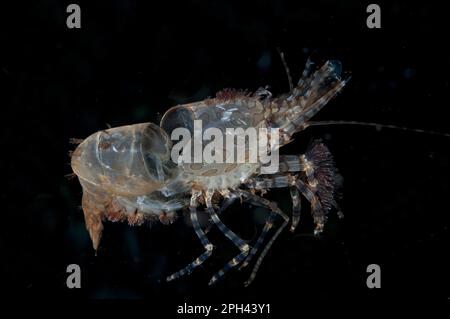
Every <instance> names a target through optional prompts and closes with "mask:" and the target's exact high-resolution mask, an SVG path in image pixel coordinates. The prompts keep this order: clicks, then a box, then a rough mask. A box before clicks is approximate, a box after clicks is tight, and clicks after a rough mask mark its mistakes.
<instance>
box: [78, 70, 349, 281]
mask: <svg viewBox="0 0 450 319" xmlns="http://www.w3.org/2000/svg"><path fill="white" fill-rule="evenodd" d="M340 73H341V65H340V63H339V62H338V61H328V62H326V63H325V64H324V65H323V66H321V67H320V68H317V67H315V65H314V64H313V63H311V62H310V61H308V62H307V65H306V68H305V70H304V72H303V74H302V76H301V78H300V80H299V81H298V83H297V85H295V86H292V88H291V90H290V92H289V93H287V94H284V95H281V96H279V97H273V96H272V94H271V93H270V92H269V91H268V90H267V89H259V90H257V91H256V92H255V93H253V94H249V93H247V92H243V91H237V90H232V89H226V90H223V91H221V92H219V93H217V95H216V97H215V98H210V99H206V100H203V101H199V102H195V103H190V104H185V105H179V106H175V107H173V108H171V109H169V110H168V111H167V112H166V113H165V114H164V116H163V118H162V120H161V123H160V125H159V126H158V125H155V124H153V123H142V124H134V125H128V126H122V127H116V128H110V129H107V130H103V131H99V132H97V133H94V134H93V135H91V136H89V137H88V138H86V139H85V140H84V141H82V142H81V143H80V145H79V146H78V147H77V149H76V150H75V151H74V152H73V154H72V168H73V171H74V173H75V174H76V175H77V176H78V178H79V181H80V183H81V186H82V188H83V198H82V207H83V211H84V215H85V221H86V227H87V230H88V231H89V234H90V237H91V239H92V242H93V246H94V249H95V250H97V249H98V247H99V244H100V239H101V236H102V230H103V225H102V222H103V221H105V220H109V221H127V222H128V223H129V224H130V225H141V224H143V223H144V222H146V221H150V222H151V221H158V220H159V221H160V222H162V223H164V224H170V223H172V222H173V221H174V220H175V218H176V212H177V211H178V210H180V209H185V208H187V209H188V210H189V212H190V218H191V221H192V225H193V229H194V231H195V233H196V235H197V236H198V238H199V240H200V242H201V244H202V245H203V247H204V252H203V253H202V254H201V255H200V256H198V257H196V258H195V259H194V260H193V262H192V263H190V264H188V265H187V266H186V267H184V268H183V269H181V270H179V271H178V272H175V273H173V274H171V275H170V276H168V277H167V280H168V281H170V280H174V279H177V278H179V277H181V276H183V275H186V274H189V273H191V272H192V271H193V270H194V268H196V267H197V266H199V265H201V264H202V263H203V262H204V261H205V260H206V259H207V258H208V257H210V256H211V255H212V253H213V248H214V246H213V245H212V243H211V242H210V241H209V239H208V237H207V231H205V229H203V228H202V227H201V226H200V224H199V221H198V218H197V211H198V210H202V211H206V212H207V213H208V214H209V217H210V225H209V226H214V225H215V226H217V227H218V229H219V230H220V231H222V232H223V233H224V234H225V236H226V237H227V238H228V239H229V240H231V241H232V242H233V243H234V245H236V246H237V248H238V249H239V254H238V255H237V256H235V257H234V258H233V259H231V260H230V261H229V262H228V263H227V264H226V265H225V266H224V267H223V268H222V269H220V270H218V271H217V273H216V274H215V275H214V276H213V277H212V278H211V280H210V282H209V284H210V285H211V284H214V283H215V282H216V281H217V280H218V279H220V278H221V277H222V276H224V275H225V273H226V272H227V271H229V270H230V269H232V268H234V267H237V266H240V268H239V269H242V268H243V267H246V266H247V265H253V268H252V271H251V273H250V277H249V279H248V280H247V281H246V283H245V284H246V285H248V284H250V283H251V282H252V281H253V279H254V278H255V275H256V273H257V271H258V268H259V266H260V265H261V262H262V260H263V258H264V256H265V255H266V254H267V252H268V251H269V249H270V247H271V245H272V244H273V242H274V241H275V239H276V238H277V236H278V235H279V234H280V233H281V231H282V230H283V229H284V228H285V227H286V226H287V225H288V224H290V230H291V231H292V232H294V231H295V229H296V227H297V225H298V223H299V220H300V210H301V209H300V208H301V205H302V200H303V201H304V200H306V201H305V202H307V203H309V205H310V206H311V214H312V216H313V219H314V223H315V231H314V232H315V234H316V235H318V234H320V233H321V232H322V231H323V229H324V225H325V222H326V216H327V213H328V212H329V211H330V210H331V209H335V210H336V211H337V212H338V213H339V214H340V212H339V209H338V208H337V203H336V201H335V193H336V180H337V178H336V170H335V167H334V163H333V158H332V156H331V154H330V152H329V151H328V149H327V147H326V146H325V145H324V144H323V143H322V142H321V141H320V140H318V141H315V142H313V143H311V146H310V147H309V148H308V150H307V151H306V152H305V154H298V155H280V156H279V166H278V170H277V172H275V173H271V174H268V173H266V172H264V170H263V169H262V166H263V163H261V162H258V161H256V162H249V161H244V162H238V163H228V162H226V163H217V162H214V163H209V162H208V163H206V162H200V163H199V162H194V163H189V162H185V161H184V162H183V161H179V162H176V161H174V160H173V158H172V157H171V151H172V148H173V147H174V143H173V141H172V140H171V133H172V132H173V130H175V129H176V128H185V129H187V130H189V131H192V130H193V127H194V126H195V125H194V123H195V121H199V120H201V121H202V123H203V127H204V128H207V127H213V128H216V129H218V130H220V131H222V132H223V133H224V134H226V130H227V129H228V128H236V127H240V128H243V129H247V128H257V129H260V128H265V129H267V130H266V131H267V132H269V133H267V134H270V132H271V131H270V130H271V129H274V128H277V129H278V132H279V144H278V145H279V146H283V145H285V144H287V143H289V142H290V141H291V140H292V137H293V135H294V134H295V133H297V132H299V131H301V130H303V129H305V128H306V127H307V126H308V121H309V120H310V119H311V118H312V117H313V116H314V115H315V114H316V113H317V112H319V111H320V110H321V109H322V108H323V107H324V106H325V105H326V104H327V103H328V102H329V101H330V100H331V99H332V98H333V97H334V96H336V94H338V93H339V92H340V91H341V90H342V88H343V87H344V85H345V84H346V80H342V79H341V78H340ZM267 140H269V138H267ZM272 188H286V189H288V191H289V193H290V195H291V198H292V212H291V213H290V214H286V213H285V212H283V211H281V210H280V209H279V207H278V205H277V204H276V203H275V202H273V201H270V200H268V199H266V198H263V197H262V195H263V194H264V193H266V192H267V191H268V190H270V189H272ZM236 199H239V200H240V201H242V202H247V203H250V204H252V205H256V206H261V207H265V208H267V209H269V210H270V214H269V215H268V216H267V220H266V223H265V226H264V228H263V229H262V231H261V233H260V234H259V237H258V238H257V239H256V240H255V242H246V241H244V240H242V239H241V238H239V236H238V235H236V234H235V233H234V232H233V231H232V230H231V229H229V228H228V227H227V226H226V225H225V224H224V223H222V221H221V220H220V218H219V216H220V214H221V213H222V212H223V211H225V210H226V208H227V207H228V206H229V205H230V204H231V203H233V202H234V201H235V200H236ZM275 225H277V226H275ZM255 257H256V260H255V261H254V260H253V259H254V258H255Z"/></svg>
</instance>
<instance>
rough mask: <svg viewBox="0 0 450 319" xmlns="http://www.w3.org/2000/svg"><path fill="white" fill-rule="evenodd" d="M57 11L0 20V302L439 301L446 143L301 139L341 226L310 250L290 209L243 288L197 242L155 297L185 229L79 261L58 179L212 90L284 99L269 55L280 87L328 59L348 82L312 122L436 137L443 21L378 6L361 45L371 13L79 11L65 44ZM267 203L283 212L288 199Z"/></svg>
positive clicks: (148, 235) (76, 188)
mask: <svg viewBox="0 0 450 319" xmlns="http://www.w3.org/2000/svg"><path fill="white" fill-rule="evenodd" d="M68 4H69V2H67V1H34V2H33V4H29V3H23V4H22V3H21V2H20V1H19V2H18V3H16V7H15V8H14V9H12V10H5V13H6V14H7V15H8V16H9V18H10V19H8V18H7V17H5V19H3V20H2V23H3V25H4V26H3V27H2V30H1V33H2V34H3V36H2V39H3V40H2V49H1V51H2V58H1V60H0V63H1V77H2V78H3V79H4V80H6V81H2V82H3V85H2V86H3V90H1V92H2V93H1V107H2V125H1V132H2V133H1V148H2V159H1V161H2V164H1V167H2V177H3V178H2V180H3V186H6V187H5V188H4V189H3V190H2V191H1V198H2V204H3V205H2V223H1V224H0V225H1V226H0V227H1V241H0V254H1V260H2V262H1V270H2V273H3V277H2V282H3V283H5V285H4V286H3V289H5V291H7V292H8V293H9V294H10V295H11V296H17V297H24V298H26V300H42V301H43V302H44V304H46V302H49V301H52V302H64V303H71V302H74V301H75V302H76V304H77V305H84V304H86V302H88V301H89V302H88V303H89V304H91V305H92V302H94V301H93V300H99V299H100V300H101V299H132V301H127V302H125V301H121V302H117V303H108V304H106V305H107V306H106V308H108V307H113V308H114V307H118V306H120V305H121V304H122V303H125V304H131V305H141V306H143V307H145V308H147V307H148V308H149V309H151V311H152V312H151V313H154V312H155V311H158V312H160V313H164V314H174V313H175V311H176V310H175V309H176V305H179V304H183V303H184V302H185V300H189V302H191V303H196V304H202V303H203V304H217V305H219V304H220V303H223V302H244V303H247V302H257V303H271V304H272V312H273V313H280V312H285V313H298V311H299V310H298V309H299V308H308V307H310V306H311V302H314V303H318V304H321V305H326V304H327V303H329V302H333V301H336V300H338V301H342V302H343V304H346V303H353V302H354V301H358V302H360V301H363V302H367V303H369V304H372V305H376V304H377V303H378V302H381V301H392V302H397V301H399V300H401V301H407V302H409V301H411V300H413V301H416V300H417V301H433V302H438V303H442V304H445V303H447V304H448V302H449V301H448V298H450V288H449V272H448V270H449V269H450V267H449V266H450V264H449V261H448V258H447V257H448V250H449V249H448V248H449V246H448V243H449V228H448V227H449V220H450V217H449V209H448V195H449V176H450V174H449V172H450V168H449V145H450V139H449V138H448V137H441V136H436V135H426V134H417V133H412V132H404V131H395V130H388V129H382V130H375V129H374V128H370V127H369V128H365V127H342V126H341V127H339V126H332V127H326V126H324V127H316V128H311V129H308V130H307V131H305V132H303V133H301V134H298V136H297V141H296V142H295V143H293V144H291V145H289V146H288V147H286V149H285V150H284V152H285V153H286V154H288V153H289V154H298V153H301V152H303V151H304V150H305V146H306V144H307V143H308V142H309V141H310V140H311V139H313V138H323V139H324V140H325V141H326V143H327V145H328V146H329V147H330V149H331V151H332V152H333V154H334V157H335V160H336V163H337V165H338V167H339V170H340V173H341V174H342V176H343V179H344V188H343V199H342V201H341V206H342V208H343V211H344V214H345V218H344V219H343V220H338V219H337V218H336V217H335V216H334V215H333V214H331V215H330V220H329V223H328V224H327V225H326V229H325V232H324V235H323V237H322V238H321V239H317V238H314V237H311V236H309V235H308V234H310V233H311V232H312V220H311V218H310V217H309V216H308V213H307V212H308V209H307V208H305V212H306V213H305V214H304V216H305V217H304V218H303V219H302V224H301V226H300V227H299V229H298V230H297V232H296V235H291V234H290V233H289V232H287V231H286V232H285V233H283V234H282V235H281V236H280V238H279V240H277V242H276V243H275V244H274V246H273V247H272V249H271V251H270V253H269V255H268V256H267V258H266V260H265V262H264V263H263V265H262V267H261V269H260V272H259V274H258V276H257V279H256V280H255V282H254V283H253V284H252V285H251V286H250V287H249V288H244V287H243V282H244V281H245V280H246V279H247V276H248V275H249V272H248V271H247V272H237V271H232V272H230V273H229V274H228V275H227V276H226V277H225V279H224V280H222V281H221V282H219V283H218V284H217V286H215V287H213V288H209V287H208V286H207V283H208V281H209V278H210V277H211V276H212V274H213V273H214V272H215V271H217V270H218V269H220V268H221V267H222V265H223V264H224V263H226V262H227V261H228V260H229V259H230V258H231V257H232V256H234V254H236V253H237V251H236V250H235V248H234V247H233V246H232V244H231V243H230V242H229V241H227V240H226V238H224V237H223V236H221V235H220V234H219V232H217V231H213V232H212V233H211V239H212V240H213V241H214V243H215V244H216V246H217V249H216V251H215V253H214V255H213V257H212V258H211V259H210V260H209V261H208V262H206V263H205V265H204V267H201V268H200V269H197V270H196V271H195V272H194V273H193V274H192V275H191V276H189V277H186V278H183V279H180V280H179V281H176V282H171V283H165V282H164V280H163V279H164V278H165V276H167V275H168V274H170V273H172V272H174V271H176V270H178V269H179V268H181V267H183V266H184V265H185V264H186V263H187V262H190V261H191V260H192V259H193V258H194V257H195V256H198V255H199V254H200V253H201V252H202V247H201V246H200V244H199V243H198V241H197V238H196V237H195V234H194V232H193V230H192V229H191V228H190V227H188V226H186V224H185V221H184V219H183V218H180V219H179V220H178V221H177V223H176V224H175V225H172V226H170V227H165V226H163V225H156V226H154V227H152V228H148V227H140V228H130V227H129V226H127V225H125V224H113V223H106V225H105V231H104V237H103V239H102V243H101V247H100V250H99V252H98V255H97V256H94V252H93V250H92V248H91V243H90V240H89V237H88V233H87V232H86V230H85V228H84V218H83V214H82V212H81V210H80V209H79V205H80V204H81V187H80V185H79V183H78V181H77V180H76V179H75V180H67V179H66V178H65V177H64V175H66V174H69V173H71V169H70V166H69V160H70V159H69V157H68V155H67V154H68V152H69V151H70V150H73V149H74V146H73V145H70V144H69V138H71V137H76V138H85V137H87V136H89V135H90V134H92V133H94V132H96V131H98V130H101V129H105V128H107V125H111V126H120V125H125V124H131V123H139V122H146V121H152V122H158V121H159V119H160V116H161V115H162V114H163V113H164V112H165V110H166V109H168V108H169V107H170V106H173V105H176V104H180V103H187V102H191V101H196V100H201V99H204V98H206V97H208V96H213V95H214V94H215V92H216V91H218V90H220V89H222V88H224V87H234V88H242V89H249V90H250V91H254V90H256V89H257V88H258V87H260V86H265V85H270V86H271V90H272V92H273V93H274V94H280V93H282V92H285V91H287V90H288V88H289V87H288V82H287V78H286V75H285V72H284V68H283V65H282V63H281V61H280V58H279V55H278V52H277V48H278V47H279V48H280V49H281V50H282V51H283V52H284V53H285V55H286V59H287V63H288V64H289V67H290V70H291V73H292V75H293V77H294V79H298V77H299V76H300V74H301V71H302V69H303V66H304V63H305V61H306V59H307V57H308V56H310V55H312V56H313V57H314V59H316V60H317V61H319V62H323V61H325V60H327V59H337V60H340V61H341V62H342V65H343V72H344V74H345V75H351V76H352V79H351V81H350V82H349V84H348V86H347V87H346V88H345V89H344V91H343V93H342V94H340V95H339V96H338V98H336V99H335V100H333V101H332V102H331V103H330V104H329V105H328V106H327V107H326V108H325V109H324V110H323V111H321V112H320V114H319V115H318V116H317V117H316V118H315V119H316V120H358V121H366V122H378V123H386V124H395V125H400V126H408V127H413V128H423V129H426V130H434V131H441V132H447V133H449V132H450V129H449V125H448V117H447V109H448V90H449V79H448V74H449V73H448V72H449V63H450V54H449V53H450V52H449V50H448V49H447V47H446V43H445V40H444V38H445V36H446V33H447V31H446V30H447V29H446V24H445V19H443V10H442V8H440V7H438V6H436V5H433V4H429V3H422V4H421V5H412V4H407V3H402V2H399V1H393V2H389V3H388V2H386V3H381V2H380V3H379V4H380V6H381V10H382V11H381V12H382V16H381V17H382V28H381V29H379V30H374V29H373V30H370V29H368V28H367V26H366V17H367V15H368V14H367V13H366V6H367V5H368V2H357V1H351V2H350V1H342V2H331V1H257V2H255V3H251V4H250V3H247V2H246V3H245V4H244V3H242V2H241V1H226V2H225V1H205V2H202V1H183V2H180V3H175V2H158V3H153V2H150V1H125V0H118V1H97V2H95V4H94V3H92V1H80V2H78V4H80V6H81V13H82V22H81V23H82V27H81V29H79V30H78V29H72V30H69V29H68V28H67V27H66V17H67V14H66V13H65V11H66V6H67V5H68ZM8 8H9V7H8ZM5 40H6V41H5ZM269 198H272V199H274V200H276V201H278V202H279V204H280V207H281V208H283V209H284V210H285V211H286V212H289V210H290V206H289V205H290V204H289V197H288V194H287V192H283V191H281V192H274V193H273V194H269ZM259 213H261V211H259ZM263 213H264V212H263ZM254 214H255V209H254V208H252V207H250V206H248V205H235V206H233V207H232V209H230V210H229V212H228V213H227V214H226V215H225V216H224V222H225V223H226V224H227V225H229V226H230V228H233V229H234V230H235V231H236V232H237V233H238V234H240V235H241V236H242V237H243V238H245V239H251V238H254V236H255V231H259V230H260V225H257V227H256V229H255V228H254V222H253V221H252V219H253V215H254ZM73 263H75V264H78V265H80V267H81V270H82V288H81V289H72V290H70V289H68V288H67V287H66V277H67V275H68V274H67V273H66V267H67V265H68V264H73ZM369 264H378V265H380V267H381V285H382V288H381V289H368V288H367V286H366V278H367V276H368V274H367V272H366V267H367V266H368V265H369ZM133 300H134V301H133ZM95 304H96V303H95ZM311 307H312V306H311Z"/></svg>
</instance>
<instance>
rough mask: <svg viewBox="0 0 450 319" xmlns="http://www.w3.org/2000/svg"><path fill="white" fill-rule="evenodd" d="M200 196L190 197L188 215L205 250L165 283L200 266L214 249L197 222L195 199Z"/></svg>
mask: <svg viewBox="0 0 450 319" xmlns="http://www.w3.org/2000/svg"><path fill="white" fill-rule="evenodd" d="M200 195H201V193H200V192H193V194H192V197H191V205H190V213H191V220H192V225H193V226H194V230H195V233H196V234H197V237H198V238H199V239H200V242H201V243H202V245H203V247H204V248H205V252H204V253H203V254H201V255H200V256H199V257H198V258H197V259H195V260H194V261H193V262H191V263H190V264H189V265H187V266H186V267H185V268H183V269H181V270H179V271H177V272H176V273H174V274H172V275H170V276H169V277H167V281H172V280H175V279H177V278H180V277H181V276H184V275H186V274H190V273H191V272H192V271H193V270H194V268H196V267H198V266H200V265H201V264H202V263H203V262H204V261H205V260H206V259H208V258H209V257H210V256H211V254H212V251H213V249H214V246H213V245H212V244H211V243H210V242H209V240H208V238H207V237H206V235H205V233H204V232H203V230H202V228H201V227H200V224H199V222H198V218H197V198H198V197H199V196H200Z"/></svg>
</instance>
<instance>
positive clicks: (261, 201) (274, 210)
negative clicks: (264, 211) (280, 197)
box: [239, 191, 289, 286]
mask: <svg viewBox="0 0 450 319" xmlns="http://www.w3.org/2000/svg"><path fill="white" fill-rule="evenodd" d="M239 193H240V194H241V195H242V196H244V197H245V198H246V200H247V201H248V202H250V203H252V204H254V205H257V206H261V207H266V208H269V209H270V210H271V215H270V216H269V218H268V220H267V222H266V225H265V226H264V230H263V232H262V233H261V235H260V238H261V237H262V239H261V240H260V239H258V242H259V244H258V242H257V244H256V245H255V246H254V247H253V249H252V251H251V252H250V254H249V256H248V257H247V260H246V261H245V263H247V264H248V262H250V260H251V259H252V258H253V256H254V255H255V254H256V252H257V251H258V249H259V246H261V244H262V242H263V241H264V238H265V236H266V235H267V233H268V231H269V230H270V229H271V228H272V227H273V217H274V215H279V216H281V217H282V218H283V219H284V220H283V224H282V225H281V226H280V227H279V228H278V230H277V231H276V232H275V234H274V235H273V236H272V238H271V239H270V240H269V242H268V243H267V244H266V246H265V247H264V250H263V251H262V253H261V255H260V256H259V258H258V260H257V261H256V264H255V266H254V267H253V270H252V273H251V274H250V277H249V278H248V280H247V281H246V282H245V284H244V285H245V286H248V285H250V284H251V283H252V281H253V280H254V279H255V277H256V273H257V272H258V269H259V267H260V265H261V263H262V261H263V259H264V257H265V256H266V254H267V252H268V251H269V249H270V247H271V246H272V244H273V243H274V242H275V240H276V239H277V237H278V236H279V235H280V233H281V232H282V231H283V229H284V228H285V227H286V225H287V224H288V222H289V217H288V216H286V215H285V214H284V213H283V212H282V211H281V210H280V209H279V208H278V206H277V204H276V203H275V202H271V201H269V200H267V199H265V198H261V197H259V196H257V195H254V194H252V193H250V192H247V191H239Z"/></svg>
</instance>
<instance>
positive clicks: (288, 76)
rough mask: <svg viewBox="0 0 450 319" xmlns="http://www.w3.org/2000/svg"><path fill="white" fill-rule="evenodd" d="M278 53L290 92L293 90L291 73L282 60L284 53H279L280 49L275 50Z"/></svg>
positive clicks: (284, 60)
mask: <svg viewBox="0 0 450 319" xmlns="http://www.w3.org/2000/svg"><path fill="white" fill-rule="evenodd" d="M277 51H278V53H279V54H280V58H281V62H283V66H284V70H285V71H286V75H287V78H288V81H289V92H292V91H293V90H294V85H293V83H292V76H291V72H290V71H289V67H288V65H287V63H286V59H285V58H284V53H283V52H281V50H280V48H277Z"/></svg>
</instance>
